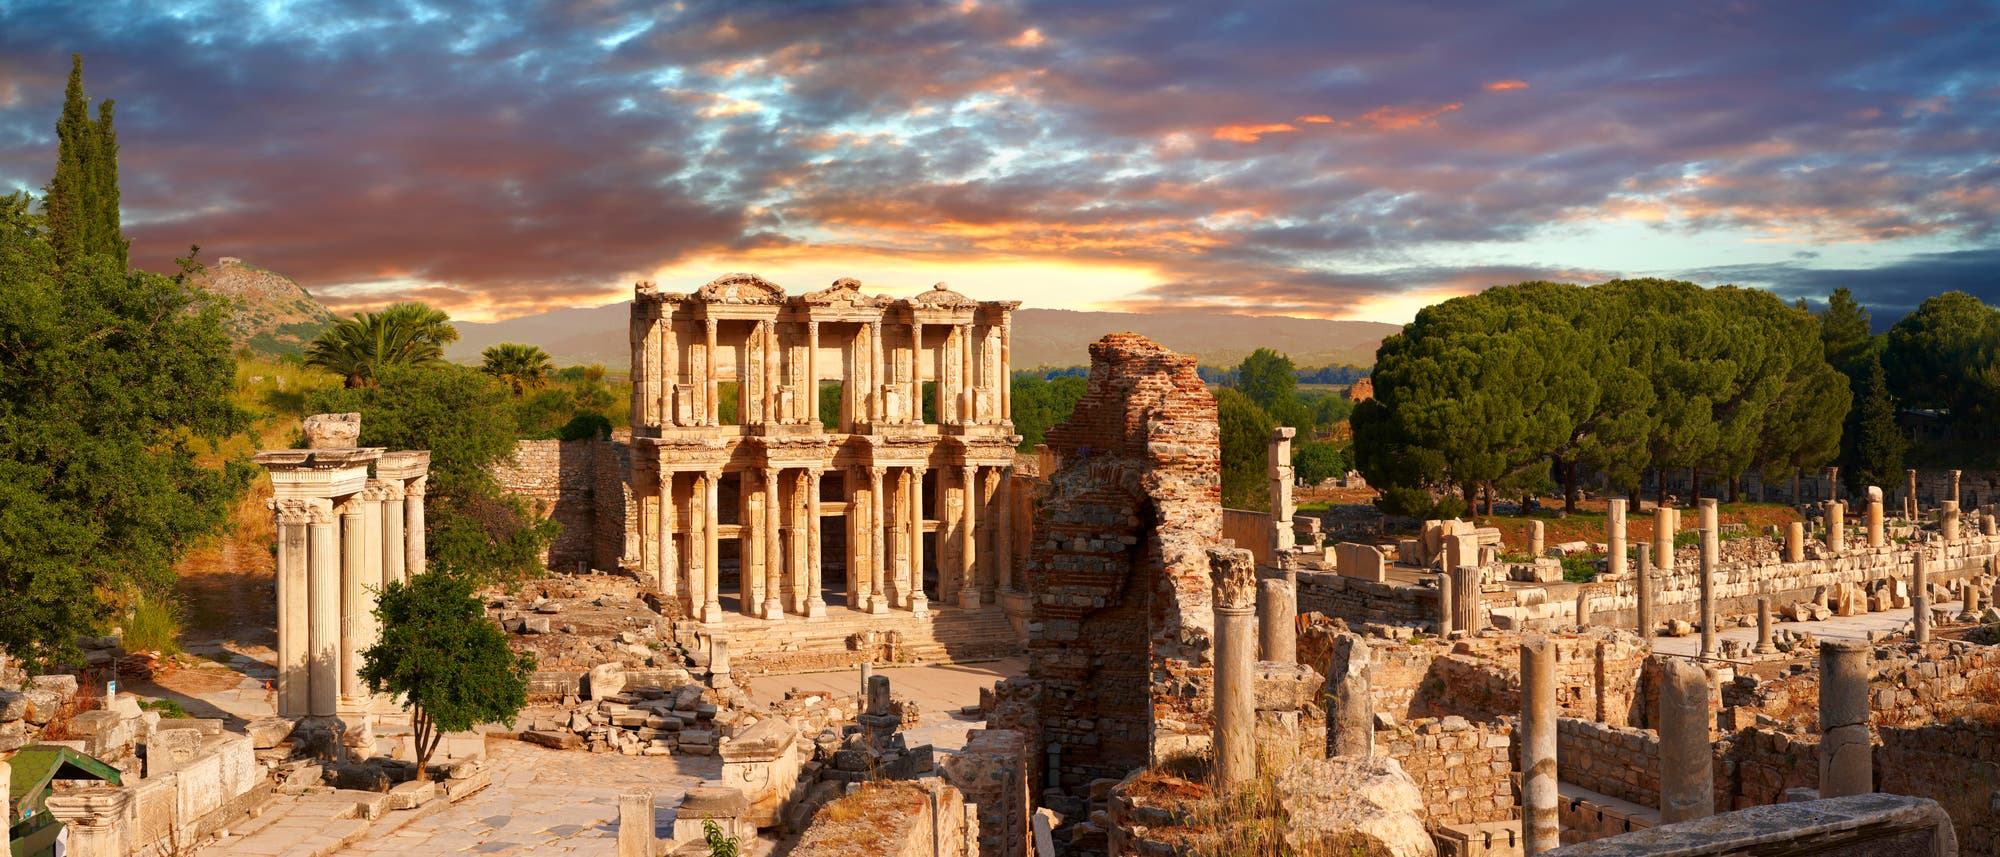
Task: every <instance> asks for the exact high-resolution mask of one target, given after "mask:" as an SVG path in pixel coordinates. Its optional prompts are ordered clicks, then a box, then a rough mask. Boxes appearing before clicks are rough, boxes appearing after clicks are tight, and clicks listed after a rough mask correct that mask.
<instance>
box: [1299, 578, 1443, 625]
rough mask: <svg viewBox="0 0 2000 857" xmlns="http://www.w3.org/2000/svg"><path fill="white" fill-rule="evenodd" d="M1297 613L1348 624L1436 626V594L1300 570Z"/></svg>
mask: <svg viewBox="0 0 2000 857" xmlns="http://www.w3.org/2000/svg"><path fill="white" fill-rule="evenodd" d="M1298 581H1299V613H1300V614H1301V615H1303V614H1306V613H1321V614H1324V615H1327V616H1335V617H1339V618H1340V619H1341V620H1343V621H1346V622H1347V623H1349V624H1353V625H1360V624H1364V623H1368V622H1379V623H1382V624H1385V625H1417V626H1422V625H1424V624H1426V623H1428V624H1431V625H1435V624H1437V619H1438V591H1437V590H1435V589H1429V588H1425V587H1420V586H1404V585H1400V584H1394V583H1376V582H1375V581H1372V580H1362V579H1360V578H1358V577H1342V576H1341V575H1339V574H1337V573H1334V572H1325V571H1306V570H1304V569H1300V570H1299V572H1298Z"/></svg>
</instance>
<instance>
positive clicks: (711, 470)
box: [701, 467, 722, 479]
mask: <svg viewBox="0 0 2000 857" xmlns="http://www.w3.org/2000/svg"><path fill="white" fill-rule="evenodd" d="M701 474H702V475H703V476H706V477H708V478H709V479H721V478H722V468H720V467H704V468H702V469H701Z"/></svg>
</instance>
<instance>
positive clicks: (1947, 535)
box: [1938, 500, 1958, 542]
mask: <svg viewBox="0 0 2000 857" xmlns="http://www.w3.org/2000/svg"><path fill="white" fill-rule="evenodd" d="M1938 529H1940V530H1943V531H1944V540H1945V541H1947V542H1955V541H1958V501H1957V500H1945V501H1943V502H1941V503H1939V504H1938Z"/></svg>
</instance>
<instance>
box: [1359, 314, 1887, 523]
mask: <svg viewBox="0 0 2000 857" xmlns="http://www.w3.org/2000/svg"><path fill="white" fill-rule="evenodd" d="M1372 377H1373V379H1374V385H1375V397H1374V398H1373V399H1371V400H1369V401H1367V402H1364V403H1362V404H1361V405H1360V406H1359V407H1357V408H1356V410H1355V414H1354V418H1353V423H1354V436H1355V457H1356V464H1357V466H1358V467H1359V468H1360V469H1361V471H1362V473H1363V474H1364V475H1366V476H1367V477H1368V479H1369V481H1370V482H1371V483H1373V484H1375V485H1377V486H1378V487H1384V488H1403V489H1419V488H1426V487H1432V486H1437V487H1452V488H1457V489H1459V490H1460V491H1461V492H1462V493H1463V494H1464V495H1465V497H1466V499H1467V500H1468V502H1469V501H1470V499H1471V498H1472V495H1473V489H1474V488H1475V487H1480V486H1485V487H1491V488H1493V489H1495V490H1498V491H1500V492H1501V493H1506V494H1511V493H1514V492H1515V491H1522V492H1526V491H1528V490H1531V489H1534V488H1537V487H1539V486H1540V485H1541V484H1543V483H1545V482H1546V481H1548V474H1549V473H1551V472H1554V473H1557V474H1559V475H1560V476H1561V478H1562V479H1563V480H1564V482H1565V483H1566V488H1567V490H1566V491H1565V493H1566V495H1567V496H1568V498H1569V500H1570V503H1571V504H1572V505H1573V503H1574V498H1575V486H1574V480H1575V473H1576V467H1577V466H1578V465H1587V466H1589V467H1590V468H1592V469H1593V470H1595V471H1596V472H1598V473H1601V474H1603V475H1604V476H1605V477H1606V478H1607V479H1609V480H1610V481H1611V483H1612V486H1613V487H1615V488H1622V489H1625V490H1627V491H1628V492H1632V493H1636V491H1637V487H1638V483H1639V480H1640V478H1641V477H1642V476H1643V475H1644V473H1645V471H1646V470H1648V469H1649V468H1650V469H1656V470H1657V469H1660V468H1668V467H1695V468H1703V469H1705V470H1707V471H1708V472H1710V473H1712V474H1715V475H1718V476H1722V477H1725V478H1733V477H1736V476H1739V475H1741V474H1742V473H1744V472H1745V471H1747V470H1749V469H1751V468H1753V467H1755V468H1774V469H1777V468H1782V469H1790V468H1792V467H1812V466H1818V465H1819V464H1823V463H1825V462H1826V461H1829V460H1831V459H1832V458H1833V457H1834V455H1835V454H1836V453H1837V452H1838V445H1839V441H1840V426H1841V421H1842V419H1843V418H1844V416H1845V415H1846V413H1847V410H1848V406H1849V402H1850V393H1849V391H1848V388H1847V384H1846V383H1845V381H1844V379H1843V378H1842V377H1841V375H1840V374H1839V373H1838V372H1836V371H1834V369H1833V368H1832V367H1830V366H1828V365H1827V363H1826V359H1825V346H1824V343H1823V342H1822V341H1821V329H1820V325H1819V323H1818V320H1817V319H1816V318H1814V317H1813V316H1812V315H1811V314H1809V313H1807V312H1805V311H1804V310H1801V309H1798V308H1795V307H1790V306H1787V305H1785V304H1784V303H1783V302H1782V301H1780V300H1778V299H1777V298H1776V297H1775V296H1773V295H1771V294H1769V293H1767V292H1762V291H1757V290H1751V289H1738V288H1734V287H1729V286H1724V287H1719V288H1714V289H1704V288H1701V287H1699V286H1696V285H1695V284H1693V283H1686V282H1677V281H1668V280H1653V279H1641V280H1615V281H1612V282H1609V283H1604V284H1602V285H1598V286H1594V287H1583V286H1577V285H1572V284H1566V283H1548V282H1529V283H1520V284H1516V285H1512V286H1500V287H1496V288H1493V289H1489V290H1487V291H1485V292H1481V293H1479V294H1476V295H1471V296H1467V297H1462V298H1454V299H1452V300H1449V301H1445V302H1444V303H1441V304H1437V305H1435V306H1431V307H1426V308H1425V309H1423V310H1422V311H1420V312H1419V313H1418V314H1417V318H1416V320H1415V321H1414V322H1412V323H1411V324H1409V325H1406V326H1405V327H1404V328H1403V331H1402V332H1401V333H1399V334H1397V335H1394V336H1391V337H1389V338H1388V339H1386V340H1384V341H1383V343H1382V346H1381V348H1380V350H1379V351H1378V352H1377V359H1376V365H1375V370H1374V372H1373V374H1372ZM1393 496H1394V497H1398V498H1403V499H1411V498H1416V497H1419V496H1421V495H1420V494H1419V493H1416V492H1413V491H1409V490H1405V491H1402V492H1396V493H1395V494H1393ZM1396 511H1411V510H1403V509H1397V510H1396Z"/></svg>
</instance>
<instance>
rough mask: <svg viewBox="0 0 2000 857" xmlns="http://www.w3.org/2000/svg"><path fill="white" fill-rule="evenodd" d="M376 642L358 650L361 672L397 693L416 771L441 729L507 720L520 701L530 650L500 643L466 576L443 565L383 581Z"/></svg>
mask: <svg viewBox="0 0 2000 857" xmlns="http://www.w3.org/2000/svg"><path fill="white" fill-rule="evenodd" d="M375 617H376V619H377V621H379V622H380V623H381V628H382V636H381V639H380V641H379V642H377V643H376V644H375V645H373V646H370V647H368V650H367V651H365V652H362V653H361V659H362V666H361V680H362V681H364V682H367V683H368V689H369V690H370V691H371V692H374V693H393V694H396V695H399V696H401V697H403V699H404V700H406V701H405V703H404V704H405V705H407V706H408V707H409V709H410V714H411V721H412V725H413V726H414V727H415V728H416V732H417V736H416V738H417V747H416V750H417V776H418V777H419V778H420V779H421V778H426V777H428V776H429V774H428V773H426V771H425V766H426V765H428V764H429V763H430V759H431V753H432V751H434V750H436V749H437V745H438V742H439V741H440V740H441V739H442V738H443V736H444V733H446V732H463V731H465V730H467V729H471V728H472V727H474V726H477V725H479V724H481V723H509V724H511V723H512V722H513V720H514V716H515V715H517V714H519V713H521V709H522V708H523V707H524V706H526V705H527V704H528V675H529V674H530V673H532V672H533V671H534V669H535V660H534V657H533V656H531V655H527V654H516V653H515V652H514V651H513V650H511V649H509V648H507V634H506V632H505V631H502V630H501V629H500V626H499V625H496V624H494V623H493V621H492V620H490V619H487V618H486V611H485V606H484V605H483V604H482V603H481V602H480V600H479V598H478V597H477V596H476V595H474V594H473V591H472V584H471V583H469V582H467V581H466V580H464V579H463V578H461V577H459V576H458V575H457V574H455V573H453V571H452V570H451V569H449V568H447V567H440V566H436V565H433V566H432V568H431V570H430V571H428V572H426V573H424V574H419V575H417V576H415V577H412V578H410V581H409V582H408V583H403V582H400V581H391V582H390V583H389V585H388V586H387V587H385V588H383V590H382V594H381V598H380V599H379V601H378V603H377V604H376V607H375Z"/></svg>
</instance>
